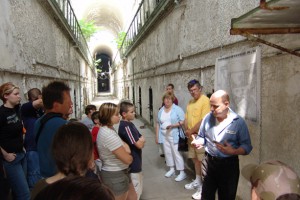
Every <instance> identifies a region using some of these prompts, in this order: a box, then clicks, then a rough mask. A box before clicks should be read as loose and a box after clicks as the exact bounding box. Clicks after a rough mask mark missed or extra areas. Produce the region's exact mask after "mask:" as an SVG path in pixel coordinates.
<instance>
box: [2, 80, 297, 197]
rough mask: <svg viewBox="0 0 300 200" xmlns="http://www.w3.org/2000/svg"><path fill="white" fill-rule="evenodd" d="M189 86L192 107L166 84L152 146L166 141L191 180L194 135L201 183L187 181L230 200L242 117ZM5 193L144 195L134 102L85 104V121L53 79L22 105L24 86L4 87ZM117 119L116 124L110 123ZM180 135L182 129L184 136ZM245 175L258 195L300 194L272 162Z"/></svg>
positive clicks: (243, 146)
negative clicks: (187, 161) (182, 141)
mask: <svg viewBox="0 0 300 200" xmlns="http://www.w3.org/2000/svg"><path fill="white" fill-rule="evenodd" d="M187 88H188V90H189V92H190V94H191V97H192V99H191V100H190V101H189V103H188V105H187V107H186V113H184V111H183V109H182V108H181V107H180V106H178V105H177V104H178V99H177V98H176V97H175V95H174V85H173V84H169V85H168V87H167V92H166V93H165V94H164V95H163V97H162V101H163V103H162V107H161V108H160V110H159V112H158V117H157V126H156V143H158V144H159V143H160V144H162V146H163V150H164V155H165V161H166V165H167V166H168V168H169V169H168V171H167V172H166V173H165V177H166V178H170V177H172V176H173V175H175V174H176V170H177V171H179V173H177V176H176V178H175V181H177V182H179V181H182V180H184V179H186V178H187V174H186V173H185V171H184V160H183V157H182V153H181V152H179V151H178V143H179V138H180V137H187V138H188V142H187V143H188V153H187V155H188V157H189V158H192V159H193V162H194V166H195V172H196V173H195V179H194V180H193V181H192V182H191V183H188V184H186V185H185V186H184V187H185V188H186V189H188V190H192V189H196V192H195V193H194V194H193V195H192V198H193V199H203V200H212V199H215V196H216V193H218V199H220V200H231V199H232V200H233V199H235V197H236V191H237V186H238V180H239V173H240V170H239V159H238V155H247V154H249V153H250V152H251V150H252V145H251V140H250V135H249V131H248V128H247V125H246V123H245V121H244V120H243V119H242V118H241V117H240V116H239V115H237V114H236V113H235V112H234V111H233V110H232V109H230V98H229V95H228V94H227V92H226V91H224V90H218V91H216V92H214V93H213V94H212V95H211V97H210V99H209V98H208V97H206V96H205V95H204V94H202V86H201V85H200V83H199V81H198V80H191V81H190V82H189V83H188V85H187ZM0 98H1V100H2V101H3V105H2V106H1V107H0V197H1V199H4V200H5V199H8V198H10V197H9V196H12V197H13V199H22V200H23V199H24V200H27V199H37V200H40V199H108V200H110V199H116V200H136V199H140V197H141V194H142V189H143V175H142V148H143V147H144V145H145V138H144V136H143V135H142V134H141V133H140V132H139V131H138V129H137V128H136V127H135V125H134V124H133V123H132V120H134V119H135V106H134V105H133V104H132V103H131V102H129V101H122V102H121V103H120V104H119V105H116V104H113V103H103V104H102V105H101V106H100V108H99V110H98V111H97V108H96V106H94V105H88V106H86V108H85V114H86V118H84V119H82V120H81V121H78V120H68V119H69V115H70V114H71V113H72V112H73V102H72V100H71V95H70V88H69V86H68V85H67V84H65V83H64V82H60V81H53V82H51V83H49V84H48V85H47V86H45V87H43V88H42V91H40V90H39V89H37V88H32V89H31V90H29V91H28V100H29V102H28V103H25V104H23V105H22V106H20V102H21V97H20V90H19V88H18V87H17V86H16V85H14V84H13V83H10V82H8V83H4V84H2V85H1V86H0ZM116 124H119V128H118V130H115V128H114V125H116ZM183 133H184V134H183ZM23 138H25V139H24V141H23ZM242 174H243V176H244V177H245V178H246V179H247V180H249V181H250V183H251V186H252V187H251V190H252V192H251V195H252V199H253V200H254V199H258V200H259V199H265V200H273V199H274V200H275V199H276V200H284V199H291V200H299V199H300V180H299V177H298V176H297V174H296V173H295V172H294V171H293V170H292V169H291V168H290V167H289V166H287V165H286V164H284V163H282V162H279V161H268V162H265V163H262V164H260V165H247V166H245V167H244V168H243V169H242Z"/></svg>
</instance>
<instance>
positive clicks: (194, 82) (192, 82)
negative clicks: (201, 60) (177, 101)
mask: <svg viewBox="0 0 300 200" xmlns="http://www.w3.org/2000/svg"><path fill="white" fill-rule="evenodd" d="M196 83H199V81H197V80H196V79H193V80H191V81H190V82H189V83H188V84H189V85H191V84H196Z"/></svg>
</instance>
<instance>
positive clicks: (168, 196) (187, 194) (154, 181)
mask: <svg viewBox="0 0 300 200" xmlns="http://www.w3.org/2000/svg"><path fill="white" fill-rule="evenodd" d="M104 102H112V103H116V104H117V103H118V102H119V100H118V99H116V98H114V97H113V96H111V95H109V94H107V95H101V96H98V97H96V98H95V99H94V100H93V101H92V102H91V103H92V104H94V105H96V106H97V107H98V108H99V106H100V105H101V104H102V103H104ZM133 123H134V124H135V126H136V127H137V128H138V130H139V131H140V133H141V134H142V135H144V137H145V139H146V144H145V147H144V149H143V175H144V186H143V194H142V196H141V200H179V199H180V200H186V199H192V198H191V196H192V194H193V193H194V192H196V190H191V191H189V190H186V189H184V185H185V184H186V183H189V182H190V181H191V180H192V178H194V175H193V172H192V171H191V170H190V169H189V170H186V173H187V174H188V178H187V179H185V180H183V181H181V182H176V181H175V180H174V179H175V177H176V176H173V177H171V178H165V176H164V174H165V173H166V172H167V170H168V168H167V167H166V164H165V160H164V158H162V157H160V156H159V153H158V146H157V144H156V143H155V133H154V132H153V130H152V129H150V128H148V127H147V126H146V127H144V123H143V121H142V120H140V119H135V120H134V121H133ZM115 128H116V130H118V129H117V127H115Z"/></svg>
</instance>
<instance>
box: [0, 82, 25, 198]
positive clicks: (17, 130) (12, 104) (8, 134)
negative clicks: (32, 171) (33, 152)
mask: <svg viewBox="0 0 300 200" xmlns="http://www.w3.org/2000/svg"><path fill="white" fill-rule="evenodd" d="M0 98H1V100H2V101H3V105H1V106H0V150H1V153H2V158H1V159H2V162H3V167H4V170H5V173H6V176H7V179H8V182H9V184H10V187H11V189H12V193H13V197H14V199H22V200H27V199H30V192H29V188H28V184H27V181H26V176H25V170H26V159H25V152H24V148H23V124H22V121H21V118H20V112H19V108H20V101H21V97H20V91H19V87H17V86H15V85H14V84H13V83H10V82H8V83H4V84H3V85H1V86H0Z"/></svg>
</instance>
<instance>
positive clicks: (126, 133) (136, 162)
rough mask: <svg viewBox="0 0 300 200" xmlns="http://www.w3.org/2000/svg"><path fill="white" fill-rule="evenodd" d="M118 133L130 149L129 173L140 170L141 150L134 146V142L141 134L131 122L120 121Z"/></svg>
mask: <svg viewBox="0 0 300 200" xmlns="http://www.w3.org/2000/svg"><path fill="white" fill-rule="evenodd" d="M118 134H119V136H120V138H121V139H122V140H123V141H124V142H126V143H127V144H128V145H129V147H130V150H131V155H132V157H133V161H132V163H131V164H130V166H129V167H130V173H139V172H141V171H142V150H141V149H139V148H137V147H136V146H135V143H136V142H137V141H138V140H139V138H140V137H141V136H142V135H141V134H140V133H139V131H138V130H137V128H136V127H135V125H134V124H133V123H132V122H128V121H122V120H121V121H120V125H119V131H118Z"/></svg>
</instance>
